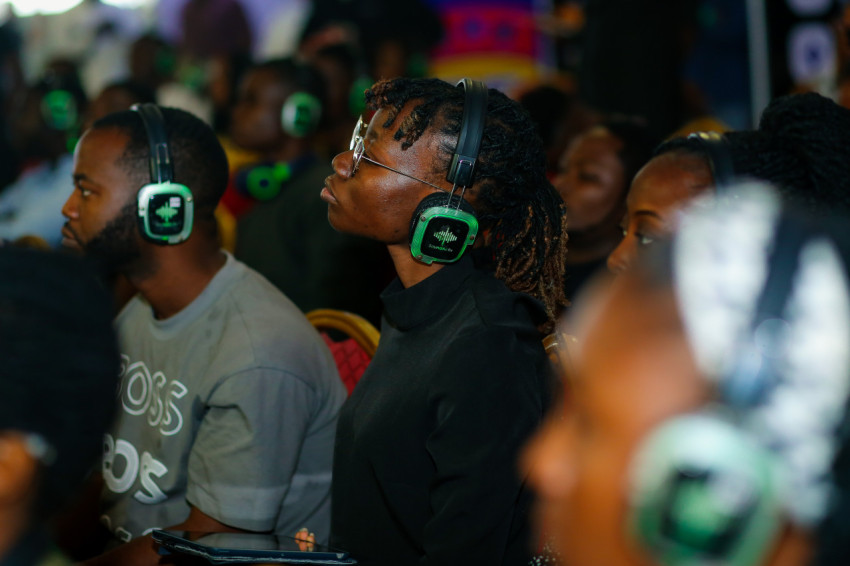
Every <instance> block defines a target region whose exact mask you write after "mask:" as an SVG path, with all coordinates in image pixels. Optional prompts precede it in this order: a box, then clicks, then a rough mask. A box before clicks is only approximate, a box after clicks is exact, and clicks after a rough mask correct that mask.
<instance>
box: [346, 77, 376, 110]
mask: <svg viewBox="0 0 850 566" xmlns="http://www.w3.org/2000/svg"><path fill="white" fill-rule="evenodd" d="M371 86H372V79H370V78H369V77H367V76H366V75H361V76H359V77H357V79H356V80H355V81H354V83H353V84H352V85H351V90H349V91H348V109H349V111H350V112H351V115H352V116H360V115H362V114H363V113H364V112H366V91H367V90H368V89H369V88H371Z"/></svg>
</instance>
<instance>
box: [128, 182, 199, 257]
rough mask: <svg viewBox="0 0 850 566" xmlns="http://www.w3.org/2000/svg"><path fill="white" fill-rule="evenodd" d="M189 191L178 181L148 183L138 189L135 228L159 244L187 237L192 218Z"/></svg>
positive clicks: (179, 241)
mask: <svg viewBox="0 0 850 566" xmlns="http://www.w3.org/2000/svg"><path fill="white" fill-rule="evenodd" d="M194 200H195V199H194V198H193V197H192V191H191V190H189V187H187V186H186V185H181V184H179V183H151V184H149V185H145V186H143V187H142V188H141V189H139V192H138V193H137V195H136V211H137V220H138V224H139V230H140V231H141V233H142V236H143V237H144V238H145V239H146V240H147V241H149V242H153V243H154V244H158V245H161V246H164V245H169V244H179V243H181V242H184V241H185V240H187V239H188V238H189V235H190V234H191V233H192V224H193V222H194V216H195V215H194V211H195V202H194Z"/></svg>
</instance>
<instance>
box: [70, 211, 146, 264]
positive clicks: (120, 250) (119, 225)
mask: <svg viewBox="0 0 850 566" xmlns="http://www.w3.org/2000/svg"><path fill="white" fill-rule="evenodd" d="M83 250H84V251H85V253H86V255H88V256H89V257H91V258H92V259H95V260H96V261H98V262H99V263H101V265H102V266H103V267H104V269H106V270H107V271H108V272H110V273H117V272H123V271H126V270H127V269H128V268H129V266H130V265H131V264H133V263H134V262H136V261H137V260H138V259H139V258H141V256H142V250H141V247H140V246H139V236H138V228H137V227H136V201H135V200H133V201H131V202H129V203H128V204H126V205H125V206H124V208H122V209H121V211H120V212H119V213H118V216H116V217H115V218H113V219H112V220H110V221H109V223H108V224H107V225H106V226H104V227H103V229H102V230H101V231H100V232H98V233H97V234H96V235H95V236H94V237H93V238H92V239H91V240H89V241H88V242H86V243H85V244H84V245H83Z"/></svg>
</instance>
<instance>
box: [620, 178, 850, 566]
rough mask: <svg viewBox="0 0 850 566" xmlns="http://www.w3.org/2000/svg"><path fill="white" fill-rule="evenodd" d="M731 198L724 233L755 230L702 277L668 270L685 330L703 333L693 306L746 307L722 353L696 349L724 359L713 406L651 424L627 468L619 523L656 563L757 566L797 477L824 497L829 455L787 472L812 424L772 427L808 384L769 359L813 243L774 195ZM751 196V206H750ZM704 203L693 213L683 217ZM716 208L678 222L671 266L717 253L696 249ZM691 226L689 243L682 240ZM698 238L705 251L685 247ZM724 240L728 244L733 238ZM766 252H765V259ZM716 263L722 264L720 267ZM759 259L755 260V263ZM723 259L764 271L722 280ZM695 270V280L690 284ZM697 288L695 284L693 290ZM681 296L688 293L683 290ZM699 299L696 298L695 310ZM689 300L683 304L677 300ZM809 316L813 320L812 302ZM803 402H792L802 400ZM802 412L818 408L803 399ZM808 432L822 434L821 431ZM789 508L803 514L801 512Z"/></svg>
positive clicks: (780, 346)
mask: <svg viewBox="0 0 850 566" xmlns="http://www.w3.org/2000/svg"><path fill="white" fill-rule="evenodd" d="M743 188H744V189H747V187H746V186H744V187H743ZM737 189H738V188H737V187H736V190H737ZM738 198H740V199H741V200H739V201H736V202H735V205H734V206H736V207H737V208H736V209H735V210H733V211H731V213H730V210H731V209H732V208H733V207H731V206H729V207H727V208H728V209H730V210H726V209H724V212H726V214H724V215H722V216H723V219H722V222H723V224H722V225H723V226H724V228H728V230H729V231H730V235H729V237H728V238H727V240H728V239H729V238H732V233H734V232H735V230H736V229H741V228H742V227H743V226H746V229H748V230H750V233H751V234H755V235H757V236H754V237H753V238H752V240H753V241H758V243H756V244H750V243H747V242H741V244H740V245H738V246H737V247H736V251H735V254H734V255H735V258H731V257H730V256H729V254H730V253H731V252H728V251H727V254H726V257H723V258H722V259H716V261H717V263H718V264H719V265H711V266H709V267H706V268H704V270H703V271H706V270H710V269H713V270H715V272H717V274H716V275H713V276H707V275H706V274H705V273H704V272H703V271H701V272H699V273H697V270H696V269H693V270H691V272H692V274H693V276H692V277H691V276H690V275H687V274H686V271H685V269H679V271H677V273H676V275H677V278H678V279H679V281H678V289H677V292H678V293H679V294H680V300H681V301H684V303H683V308H682V309H681V310H682V312H683V318H684V320H685V325H686V327H687V328H688V329H689V331H690V332H698V330H700V329H701V331H702V333H703V334H704V333H705V332H707V329H706V328H703V327H701V328H700V329H697V328H696V326H694V323H698V322H701V321H702V320H703V319H702V318H701V317H703V316H704V315H706V314H707V313H704V312H701V311H698V309H699V308H702V309H705V310H711V309H714V310H715V311H717V310H723V309H727V310H729V309H733V310H730V312H739V313H743V312H746V311H744V310H743V309H745V308H746V307H744V306H742V305H745V304H746V305H750V306H751V307H752V315H750V316H749V318H748V319H747V318H744V319H740V318H737V319H735V320H738V321H739V322H738V325H739V326H735V328H739V329H740V333H739V332H738V331H737V330H735V331H733V330H731V328H727V329H726V331H727V332H726V333H725V334H724V336H728V337H729V338H728V339H729V344H734V345H735V350H733V351H732V353H730V352H729V350H728V347H725V346H723V345H718V344H713V345H712V346H711V348H713V351H711V352H710V353H711V355H710V356H709V355H708V354H707V353H706V352H705V351H701V352H696V354H695V355H696V357H697V360H698V363H699V364H700V365H702V366H704V367H703V371H706V372H707V374H708V375H710V374H711V371H710V370H708V369H707V368H709V367H711V366H712V365H713V364H714V362H713V361H712V360H714V359H723V361H724V362H725V361H728V362H730V363H728V365H725V366H717V367H718V368H721V367H723V368H724V369H718V371H719V372H720V374H719V376H717V377H716V383H717V387H716V389H717V396H718V403H717V405H716V406H713V407H711V408H709V410H706V411H703V412H700V413H694V414H686V415H682V416H678V417H675V418H673V419H670V420H667V421H665V422H664V423H662V424H661V425H660V426H658V427H656V429H655V430H653V431H652V432H650V434H649V435H648V437H647V438H646V439H645V440H644V441H643V442H642V444H641V446H640V447H639V449H638V451H637V454H636V457H635V458H634V459H633V461H632V467H631V470H630V476H629V477H630V480H631V483H630V486H629V504H630V506H629V516H628V521H627V523H628V530H629V532H630V534H631V536H632V537H633V538H634V540H636V541H637V542H638V543H639V544H640V545H641V546H642V547H643V548H644V549H646V550H648V551H649V552H650V553H651V554H652V555H653V557H654V558H655V559H656V560H657V561H658V562H660V563H661V564H663V565H665V566H691V565H694V566H696V565H707V564H718V565H719V564H723V565H726V566H756V565H758V564H761V563H762V561H763V560H764V557H765V556H766V555H767V553H768V552H769V551H770V550H771V548H772V547H773V545H774V544H775V542H774V541H775V540H776V537H777V536H778V533H779V529H780V527H781V525H782V522H783V519H784V518H785V517H786V516H787V515H788V514H789V513H790V512H791V511H792V509H791V507H792V506H793V505H795V503H794V502H790V503H789V500H788V499H789V498H788V497H787V495H788V491H789V486H790V485H795V487H799V486H806V487H805V493H806V494H811V497H810V498H809V499H808V501H812V500H813V501H816V502H817V501H820V500H822V499H824V496H823V491H824V489H823V488H822V487H821V485H820V484H819V483H818V480H819V479H820V478H821V475H825V474H826V473H827V471H828V467H829V465H828V464H824V465H823V466H824V467H826V468H827V470H822V469H821V468H817V467H815V468H813V469H814V472H811V471H810V470H809V468H808V467H807V468H806V469H805V474H804V475H800V478H802V479H801V480H799V481H798V482H797V483H796V484H792V483H790V482H791V481H796V480H794V479H793V478H794V475H793V473H791V472H789V467H788V466H789V464H788V462H789V461H791V460H793V458H790V457H789V456H788V453H789V452H790V451H791V450H798V446H803V445H805V446H806V447H807V449H808V448H811V446H813V445H815V444H816V442H815V441H814V440H813V439H814V438H815V437H814V436H809V435H811V434H812V433H809V435H807V434H806V432H805V431H802V430H795V431H793V434H791V433H790V432H789V431H786V430H784V429H783V426H782V425H787V423H785V422H782V421H783V419H784V417H783V416H782V415H784V412H787V410H788V407H787V403H786V402H787V401H788V400H789V399H791V398H795V399H796V398H799V397H800V395H799V391H801V390H803V389H805V388H806V387H809V388H812V385H811V383H810V382H808V381H806V382H805V383H802V384H801V383H796V382H794V381H792V378H789V377H788V374H787V372H786V371H785V370H780V369H779V368H780V366H778V365H777V356H778V355H779V353H780V352H784V351H787V349H788V348H789V345H788V342H787V341H786V340H787V336H788V334H786V332H790V331H786V324H788V323H786V322H785V321H787V320H789V316H791V317H793V316H803V315H802V314H798V315H794V314H793V313H794V312H795V311H793V310H790V307H789V305H796V306H797V307H796V308H797V309H798V310H797V311H796V312H798V313H802V312H803V311H800V310H799V309H800V305H799V299H798V298H797V296H796V295H795V294H794V288H795V281H797V280H798V279H800V278H801V277H804V276H805V275H804V274H803V275H801V273H802V272H801V269H799V266H800V264H801V262H802V261H803V260H801V259H800V258H801V257H802V256H803V252H804V248H806V247H807V246H808V244H809V243H810V242H811V241H812V240H813V237H812V232H811V231H810V230H809V229H808V228H806V229H804V225H803V224H802V223H800V222H799V221H796V220H794V219H793V218H792V217H791V216H790V215H788V214H787V213H784V212H781V210H779V205H777V204H775V203H776V202H778V201H776V200H774V201H772V202H773V203H774V204H773V206H775V212H771V213H767V212H765V211H770V210H771V207H770V206H764V201H763V200H762V201H759V202H756V201H754V200H752V199H749V200H748V199H747V198H746V193H744V197H741V196H740V195H738ZM729 202H730V203H731V202H732V199H730V200H729ZM754 202H755V203H756V204H757V206H753V204H754ZM753 211H757V212H753ZM705 212H706V211H700V210H697V211H695V212H693V213H692V215H698V214H699V213H705ZM733 215H737V216H733ZM757 215H759V216H757ZM720 216H721V215H716V217H717V218H718V220H717V221H716V223H715V224H710V223H704V224H703V225H702V228H701V230H702V233H698V232H696V231H691V232H690V233H688V232H687V231H686V230H684V229H683V230H680V233H679V235H678V236H677V240H676V242H675V244H674V245H676V246H679V248H678V249H680V250H681V255H677V256H675V260H674V265H675V264H676V263H679V264H681V263H683V262H684V261H692V262H694V264H695V263H696V262H697V261H703V260H696V259H688V258H689V257H690V258H693V257H694V256H699V257H706V255H708V256H711V255H712V253H713V254H714V256H715V258H720V256H719V255H717V254H719V253H720V250H714V251H713V252H712V249H713V248H712V249H704V248H708V246H712V245H713V244H712V243H711V242H709V241H708V240H709V239H711V238H714V239H717V230H718V229H719V225H720V223H721V220H719V218H720ZM736 218H737V221H736ZM766 219H767V220H766ZM768 222H769V223H770V224H768ZM689 234H690V235H691V240H690V241H687V240H684V238H686V237H688V236H689ZM758 238H761V240H758ZM682 241H684V242H685V243H684V244H683V243H682ZM748 241H749V239H748ZM697 242H699V245H701V246H703V248H697V247H695V246H693V245H691V246H690V247H689V246H687V245H685V244H694V243H697ZM725 243H726V244H727V248H728V247H729V246H728V244H730V243H731V242H729V241H726V242H725ZM686 250H687V251H686ZM674 253H676V251H675V249H674ZM765 254H767V259H763V258H764V256H765ZM807 257H810V256H807ZM819 257H821V256H819ZM721 261H723V262H725V263H723V264H720V262H721ZM760 261H763V262H764V265H763V267H762V264H761V263H760ZM733 265H746V266H747V268H749V269H750V270H751V271H752V273H762V274H763V280H762V283H761V286H760V287H757V286H755V285H759V283H755V285H754V284H749V285H748V284H747V282H745V281H737V280H736V281H735V282H732V281H731V277H729V276H728V275H727V274H728V273H730V269H731V266H733ZM690 267H694V265H691V266H690ZM677 268H679V266H676V267H674V269H677ZM806 269H810V268H808V267H807V268H806ZM720 272H725V273H720ZM714 277H716V278H717V279H716V280H715V281H714V282H712V281H708V279H710V278H714ZM693 279H698V280H700V283H699V284H697V283H694V281H693ZM717 281H720V282H721V284H722V285H723V287H721V285H720V284H717ZM754 281H757V279H754ZM695 286H696V287H700V289H699V290H698V291H694V288H695ZM742 289H743V290H742ZM687 293H690V295H689V296H685V295H686V294H687ZM748 296H749V297H750V298H747V297H748ZM706 303H708V304H706ZM698 304H699V305H701V306H699V307H696V305H698ZM689 305H690V307H691V308H690V309H689V308H686V307H688V306H689ZM731 305H734V306H731ZM808 308H814V307H808ZM829 308H832V307H829ZM839 309H840V307H839ZM689 310H690V312H688V311H689ZM789 313H792V314H791V315H789ZM714 314H715V316H717V317H720V316H721V315H723V316H726V319H727V320H726V324H727V325H730V324H733V323H730V322H729V321H730V320H733V318H734V317H733V316H732V315H730V314H729V313H723V312H721V313H720V314H717V313H716V312H715V313H714ZM815 314H816V315H818V316H821V317H822V313H821V312H820V311H818V312H817V313H815ZM689 316H690V317H689ZM742 316H743V315H742ZM808 316H813V315H811V314H808ZM733 322H734V321H733ZM689 323H691V326H689V325H688V324H689ZM702 324H706V323H705V322H702ZM733 326H734V325H733ZM713 330H716V331H718V332H721V331H719V330H717V329H716V328H713ZM697 335H699V333H697ZM723 344H726V343H725V342H724V343H723ZM726 346H728V344H726ZM706 348H707V347H706ZM701 360H702V361H701ZM798 363H800V362H798ZM798 379H801V378H798ZM806 379H808V378H806ZM804 381H805V380H804ZM795 387H796V388H797V389H794V388H795ZM801 388H802V389H801ZM791 392H793V393H791ZM810 395H813V396H817V395H820V397H818V399H820V398H822V397H823V391H821V392H820V394H818V393H810ZM835 397H836V400H835V401H834V402H835V403H839V404H840V405H841V406H843V402H844V398H845V397H846V395H835ZM808 401H810V400H807V399H804V400H802V401H799V402H800V403H801V404H804V405H805V404H806V403H808ZM827 402H828V403H832V402H833V401H827ZM783 403H785V404H783ZM813 404H814V403H813ZM815 405H816V404H815ZM809 409H811V410H817V409H816V408H815V407H811V408H809V407H807V408H806V410H809ZM783 410H784V411H783ZM822 412H823V413H824V416H823V417H822V418H823V419H824V423H825V424H823V425H819V426H821V427H822V428H823V429H824V430H829V428H830V424H829V423H827V422H826V421H828V420H829V418H830V417H827V416H826V415H827V414H829V413H830V411H822ZM753 415H756V416H755V417H754V416H753ZM819 418H821V417H819ZM773 421H776V422H773ZM801 428H802V427H801ZM817 432H818V433H819V434H820V430H818V431H817ZM797 455H799V452H798V453H797ZM825 459H826V457H825ZM829 461H831V459H829ZM780 462H782V465H780ZM806 465H807V466H808V465H809V464H806ZM794 473H797V472H794ZM811 478H817V479H815V480H812V479H811ZM822 481H825V480H822ZM800 491H801V493H795V494H794V495H793V497H794V498H800V499H801V500H802V498H803V497H804V495H803V493H802V491H804V490H803V489H801V490H800ZM824 500H825V499H824ZM801 508H805V505H803V506H801ZM798 514H800V515H802V513H801V512H799V511H798Z"/></svg>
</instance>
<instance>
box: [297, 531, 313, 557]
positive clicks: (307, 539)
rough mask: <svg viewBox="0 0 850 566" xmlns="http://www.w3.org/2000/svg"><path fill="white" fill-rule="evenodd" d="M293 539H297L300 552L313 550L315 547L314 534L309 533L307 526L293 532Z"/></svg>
mask: <svg viewBox="0 0 850 566" xmlns="http://www.w3.org/2000/svg"><path fill="white" fill-rule="evenodd" d="M295 540H297V541H298V548H299V549H301V551H302V552H313V550H314V549H315V548H316V535H315V533H311V532H310V531H309V529H307V527H302V528H300V529H298V532H297V533H295Z"/></svg>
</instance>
